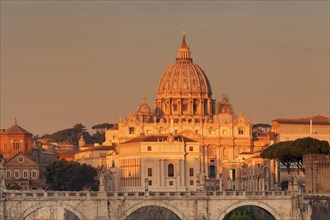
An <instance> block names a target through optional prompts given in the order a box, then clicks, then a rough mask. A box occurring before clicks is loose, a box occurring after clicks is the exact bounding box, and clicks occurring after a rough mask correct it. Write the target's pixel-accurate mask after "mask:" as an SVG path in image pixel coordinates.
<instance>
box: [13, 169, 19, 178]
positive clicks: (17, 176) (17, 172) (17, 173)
mask: <svg viewBox="0 0 330 220" xmlns="http://www.w3.org/2000/svg"><path fill="white" fill-rule="evenodd" d="M14 177H15V178H19V170H15V171H14Z"/></svg>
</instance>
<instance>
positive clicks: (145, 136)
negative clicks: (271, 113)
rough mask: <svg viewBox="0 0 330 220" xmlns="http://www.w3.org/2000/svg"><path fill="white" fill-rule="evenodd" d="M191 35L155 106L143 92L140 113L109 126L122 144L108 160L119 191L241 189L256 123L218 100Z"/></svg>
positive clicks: (109, 141)
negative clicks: (192, 49)
mask: <svg viewBox="0 0 330 220" xmlns="http://www.w3.org/2000/svg"><path fill="white" fill-rule="evenodd" d="M212 95H213V94H212V89H211V83H210V82H209V80H208V78H207V76H206V74H205V72H204V71H203V70H202V68H201V67H200V66H198V65H197V64H196V63H195V62H194V61H193V59H192V57H191V52H190V48H189V47H188V45H187V43H186V39H185V36H184V35H183V37H182V43H181V46H180V47H179V50H178V55H177V58H176V60H175V62H174V63H173V64H172V65H170V66H169V67H168V68H167V69H166V70H165V72H164V73H163V75H162V76H161V78H160V81H159V84H158V92H157V97H156V98H155V99H154V102H153V108H151V107H150V105H149V104H148V102H147V99H146V98H145V97H143V99H142V102H141V104H140V106H139V107H138V108H137V111H136V112H133V113H131V114H129V115H128V116H127V117H125V118H123V117H121V118H120V121H119V123H118V125H116V126H115V127H113V128H111V129H108V130H107V131H106V141H105V143H104V145H108V146H116V152H115V151H114V152H112V153H110V154H108V157H107V163H108V167H110V168H111V170H112V173H113V174H114V176H115V177H116V178H115V183H114V184H113V185H114V187H115V188H116V190H124V191H125V190H127V191H132V190H137V191H138V190H141V189H144V188H146V187H148V189H150V190H173V189H177V190H183V189H185V190H196V189H198V188H199V187H200V186H201V185H203V184H204V185H203V187H205V185H206V184H210V185H212V184H213V183H214V186H215V187H216V188H217V189H218V190H225V189H229V190H237V189H240V188H241V185H240V184H241V181H238V180H241V177H242V163H243V162H244V161H245V160H246V159H248V158H249V157H252V156H253V155H254V154H253V144H252V123H251V121H250V120H249V119H248V118H247V117H245V116H244V115H243V114H235V113H234V110H233V108H232V105H231V104H230V102H229V98H228V97H227V96H222V99H221V101H219V102H216V100H215V99H214V98H213V97H212Z"/></svg>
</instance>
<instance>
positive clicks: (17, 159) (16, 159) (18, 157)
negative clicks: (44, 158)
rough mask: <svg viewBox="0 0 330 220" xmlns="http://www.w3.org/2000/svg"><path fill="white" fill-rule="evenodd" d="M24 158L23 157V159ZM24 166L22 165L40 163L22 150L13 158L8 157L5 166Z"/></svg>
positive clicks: (36, 165)
mask: <svg viewBox="0 0 330 220" xmlns="http://www.w3.org/2000/svg"><path fill="white" fill-rule="evenodd" d="M21 158H22V159H21ZM17 165H19V166H22V167H28V166H35V167H38V164H37V163H36V162H35V161H34V160H32V159H30V158H29V157H27V156H26V155H24V154H23V153H22V152H20V153H18V154H16V155H14V156H13V157H12V158H10V159H8V160H7V161H6V162H5V163H4V166H5V167H11V166H17Z"/></svg>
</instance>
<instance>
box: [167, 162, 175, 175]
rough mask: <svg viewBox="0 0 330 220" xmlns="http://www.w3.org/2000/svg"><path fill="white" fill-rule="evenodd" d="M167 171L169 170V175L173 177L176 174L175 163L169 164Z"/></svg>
mask: <svg viewBox="0 0 330 220" xmlns="http://www.w3.org/2000/svg"><path fill="white" fill-rule="evenodd" d="M167 172H168V177H173V176H174V165H173V164H171V163H170V164H169V165H168V166H167Z"/></svg>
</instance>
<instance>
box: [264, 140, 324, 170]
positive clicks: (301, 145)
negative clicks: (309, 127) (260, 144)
mask: <svg viewBox="0 0 330 220" xmlns="http://www.w3.org/2000/svg"><path fill="white" fill-rule="evenodd" d="M329 153H330V146H329V143H328V142H327V141H320V140H318V139H315V138H311V137H306V138H299V139H297V140H294V141H283V142H278V143H276V144H273V145H271V146H269V147H268V148H266V149H264V150H263V151H262V152H261V154H260V156H261V157H262V158H267V159H274V160H277V161H279V162H281V163H283V164H284V165H285V166H286V167H287V169H288V173H290V165H291V164H294V165H296V166H297V167H298V168H299V169H301V170H302V171H303V172H305V170H304V168H303V161H302V158H303V155H304V154H329Z"/></svg>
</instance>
